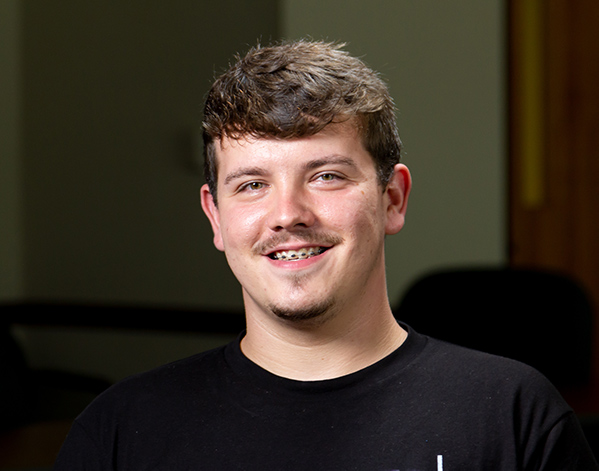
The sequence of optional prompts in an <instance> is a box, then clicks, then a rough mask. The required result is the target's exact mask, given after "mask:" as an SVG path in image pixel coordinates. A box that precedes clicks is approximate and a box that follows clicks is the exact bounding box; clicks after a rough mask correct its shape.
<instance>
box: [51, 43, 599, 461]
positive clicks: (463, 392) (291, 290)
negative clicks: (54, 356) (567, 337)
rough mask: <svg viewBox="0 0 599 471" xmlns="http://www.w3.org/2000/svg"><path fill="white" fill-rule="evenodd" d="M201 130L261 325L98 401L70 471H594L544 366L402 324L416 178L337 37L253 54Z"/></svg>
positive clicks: (211, 98) (78, 425)
mask: <svg viewBox="0 0 599 471" xmlns="http://www.w3.org/2000/svg"><path fill="white" fill-rule="evenodd" d="M204 138H205V150H206V180H207V182H208V183H207V185H204V186H203V187H202V190H201V199H202V207H203V209H204V211H205V213H206V215H207V216H208V218H209V220H210V223H211V225H212V228H213V231H214V244H215V246H216V247H217V248H218V249H219V250H222V251H224V252H225V254H226V257H227V260H228V263H229V265H230V266H231V269H232V270H233V272H234V273H235V275H236V277H237V278H238V280H239V282H240V283H241V286H242V290H243V299H244V303H245V310H246V319H247V330H246V332H244V333H243V334H242V335H241V336H240V338H239V340H238V341H236V342H233V343H231V344H230V345H227V346H225V347H223V348H220V349H217V350H213V351H210V352H206V353H202V354H199V355H196V356H194V357H192V358H189V359H186V360H181V361H179V362H176V363H174V364H171V365H167V366H165V367H162V368H159V369H158V370H155V371H152V372H149V373H145V374H141V375H139V376H136V377H133V378H130V379H128V380H126V381H124V382H122V383H120V384H118V385H116V386H115V387H113V388H112V389H111V390H109V391H108V392H107V393H105V394H104V395H102V396H101V397H100V398H98V399H97V400H96V401H95V402H94V404H92V405H91V406H90V407H89V408H88V409H87V410H86V411H84V412H83V414H82V415H81V416H80V417H79V418H78V419H77V421H76V422H75V424H74V426H73V429H72V431H71V433H70V434H69V438H68V439H67V441H66V443H65V445H64V447H63V450H62V451H61V455H60V456H59V458H58V460H57V464H56V469H58V470H67V469H68V470H78V469H86V470H125V469H126V470H143V469H148V470H149V469H156V470H158V469H164V470H192V469H193V470H197V469H208V470H215V469H223V470H229V469H247V470H350V469H351V470H368V471H373V470H377V471H383V470H387V471H389V470H400V469H401V470H408V469H409V470H423V471H424V470H441V469H444V470H460V471H463V470H482V469H485V470H488V469H489V470H490V469H493V470H495V469H497V470H557V469H560V470H562V469H564V470H591V469H599V467H598V466H597V464H596V462H595V461H594V459H593V457H592V455H591V453H590V451H589V449H588V446H587V445H586V442H585V440H584V438H583V437H582V434H581V431H580V428H579V425H578V423H577V421H576V418H575V417H574V415H573V413H572V411H571V410H570V409H569V408H568V407H567V405H566V404H565V403H564V402H563V400H562V399H561V398H560V396H559V395H558V394H557V392H556V391H555V390H554V389H553V388H552V387H551V385H549V384H548V383H547V381H546V380H545V379H544V378H543V377H542V376H541V375H539V374H538V373H537V372H536V371H534V370H532V369H530V368H528V367H526V366H524V365H522V364H519V363H517V362H513V361H510V360H505V359H500V358H496V357H492V356H490V355H486V354H482V353H477V352H473V351H469V350H466V349H462V348H459V347H455V346H451V345H448V344H445V343H443V342H440V341H437V340H434V339H430V338H427V337H425V336H422V335H420V334H418V333H416V332H414V331H413V330H411V329H410V328H409V327H408V326H406V325H401V324H399V323H398V322H397V321H396V320H395V319H394V316H393V314H392V312H391V309H390V306H389V301H388V298H387V289H386V283H385V263H384V239H385V236H387V235H391V234H395V233H397V232H398V231H399V230H400V229H401V228H402V226H403V224H404V219H405V214H406V207H407V201H408V196H409V193H410V187H411V179H410V173H409V171H408V169H407V168H406V167H405V166H404V165H402V164H401V163H399V157H400V150H401V143H400V140H399V137H398V134H397V129H396V125H395V118H394V107H393V103H392V100H391V98H390V97H389V94H388V92H387V88H386V87H385V85H384V84H383V82H382V81H381V80H380V79H379V78H378V77H377V75H376V74H375V73H374V72H373V71H372V70H370V69H369V68H367V67H366V66H365V65H364V64H363V63H362V62H361V61H360V60H358V59H356V58H353V57H351V56H350V55H348V54H347V53H346V52H344V51H342V50H341V48H340V47H339V46H336V45H331V44H325V43H320V42H307V41H299V42H293V43H285V44H281V45H277V46H273V47H266V48H261V47H256V48H253V49H252V50H250V52H249V53H248V54H247V55H246V56H245V57H244V58H241V59H238V61H237V63H235V64H234V65H233V66H232V67H231V68H230V69H229V70H228V71H227V72H226V73H225V74H224V75H223V76H221V77H220V78H219V79H218V80H217V81H216V82H215V84H214V85H213V87H212V89H211V91H210V93H209V95H208V97H207V100H206V106H205V116H204Z"/></svg>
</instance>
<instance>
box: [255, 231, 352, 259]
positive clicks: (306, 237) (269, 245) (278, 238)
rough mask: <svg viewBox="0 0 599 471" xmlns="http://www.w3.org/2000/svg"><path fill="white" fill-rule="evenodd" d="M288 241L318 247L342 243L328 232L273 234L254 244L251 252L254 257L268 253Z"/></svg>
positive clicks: (337, 237) (339, 237)
mask: <svg viewBox="0 0 599 471" xmlns="http://www.w3.org/2000/svg"><path fill="white" fill-rule="evenodd" d="M289 241H293V242H303V243H307V244H310V245H318V246H331V245H338V244H340V243H341V242H343V237H341V236H338V235H337V234H332V233H330V232H314V231H306V232H294V233H290V232H282V233H276V234H273V235H272V236H270V237H269V238H268V239H266V240H263V241H260V242H258V243H256V245H255V246H254V247H253V249H252V252H253V253H254V255H262V254H265V253H269V252H271V251H272V250H273V249H274V248H275V247H277V246H278V245H282V244H285V243H287V242H289Z"/></svg>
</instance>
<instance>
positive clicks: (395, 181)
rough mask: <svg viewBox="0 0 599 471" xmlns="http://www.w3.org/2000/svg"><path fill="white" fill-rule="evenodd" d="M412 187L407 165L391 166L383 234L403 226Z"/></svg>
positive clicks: (394, 232) (398, 229)
mask: <svg viewBox="0 0 599 471" xmlns="http://www.w3.org/2000/svg"><path fill="white" fill-rule="evenodd" d="M411 188H412V177H411V176H410V171H409V170H408V167H406V166H405V165H403V164H397V165H395V167H394V168H393V175H392V176H391V179H390V180H389V183H388V184H387V189H386V190H385V193H386V195H387V221H386V224H385V234H387V235H392V234H397V233H398V232H399V231H400V230H401V228H402V227H403V226H404V223H405V220H406V211H407V209H408V196H409V195H410V189H411Z"/></svg>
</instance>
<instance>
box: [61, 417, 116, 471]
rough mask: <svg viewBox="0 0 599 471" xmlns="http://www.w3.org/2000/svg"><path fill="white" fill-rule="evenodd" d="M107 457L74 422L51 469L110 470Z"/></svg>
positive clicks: (66, 470) (71, 470)
mask: <svg viewBox="0 0 599 471" xmlns="http://www.w3.org/2000/svg"><path fill="white" fill-rule="evenodd" d="M112 470H113V467H112V465H111V463H110V462H109V457H106V456H103V454H102V453H100V451H99V449H98V445H97V443H96V442H95V441H94V440H93V439H92V438H91V437H90V435H89V434H88V433H87V432H86V430H85V429H84V428H83V427H82V426H81V425H80V424H79V423H78V422H75V423H74V424H73V427H72V428H71V430H70V431H69V434H68V435H67V438H66V440H65V442H64V444H63V445H62V448H61V449H60V452H59V454H58V457H57V458H56V461H55V463H54V468H53V471H112Z"/></svg>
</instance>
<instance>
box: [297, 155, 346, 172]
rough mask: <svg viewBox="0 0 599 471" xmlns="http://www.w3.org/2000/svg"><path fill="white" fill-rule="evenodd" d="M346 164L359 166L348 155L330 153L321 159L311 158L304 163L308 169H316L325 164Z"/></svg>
mask: <svg viewBox="0 0 599 471" xmlns="http://www.w3.org/2000/svg"><path fill="white" fill-rule="evenodd" d="M331 164H334V165H345V166H348V167H351V168H354V169H355V168H357V165H356V163H355V162H354V161H353V160H352V159H350V158H347V157H341V156H339V155H330V156H326V157H323V158H320V159H316V160H311V161H309V162H306V164H305V165H304V168H305V169H306V170H314V169H316V168H319V167H323V166H325V165H331Z"/></svg>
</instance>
